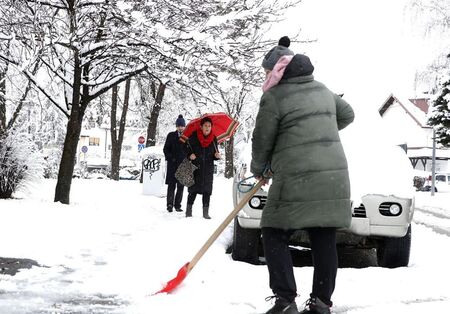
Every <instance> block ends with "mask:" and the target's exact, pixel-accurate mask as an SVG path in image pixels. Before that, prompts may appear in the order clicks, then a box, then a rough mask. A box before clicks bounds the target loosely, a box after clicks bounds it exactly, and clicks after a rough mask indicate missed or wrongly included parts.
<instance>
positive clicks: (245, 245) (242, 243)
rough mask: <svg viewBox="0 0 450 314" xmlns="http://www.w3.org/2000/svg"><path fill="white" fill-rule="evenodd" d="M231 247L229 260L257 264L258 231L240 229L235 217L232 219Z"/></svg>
mask: <svg viewBox="0 0 450 314" xmlns="http://www.w3.org/2000/svg"><path fill="white" fill-rule="evenodd" d="M233 229H234V230H233V245H232V251H231V258H232V259H233V260H235V261H241V262H247V263H251V264H258V263H259V259H258V255H259V254H258V246H259V242H260V239H261V230H260V229H249V228H242V227H241V226H240V225H239V221H238V219H237V217H236V218H235V219H234V228H233Z"/></svg>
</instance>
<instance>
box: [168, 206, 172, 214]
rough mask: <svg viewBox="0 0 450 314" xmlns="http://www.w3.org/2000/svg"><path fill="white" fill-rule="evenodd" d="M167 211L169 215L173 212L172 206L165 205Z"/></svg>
mask: <svg viewBox="0 0 450 314" xmlns="http://www.w3.org/2000/svg"><path fill="white" fill-rule="evenodd" d="M167 211H168V212H169V213H171V212H172V211H173V205H167Z"/></svg>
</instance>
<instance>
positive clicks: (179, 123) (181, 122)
mask: <svg viewBox="0 0 450 314" xmlns="http://www.w3.org/2000/svg"><path fill="white" fill-rule="evenodd" d="M175 126H186V121H184V118H183V115H181V114H180V115H179V116H178V119H177V121H175Z"/></svg>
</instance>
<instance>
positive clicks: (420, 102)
mask: <svg viewBox="0 0 450 314" xmlns="http://www.w3.org/2000/svg"><path fill="white" fill-rule="evenodd" d="M409 101H410V102H412V103H413V104H414V105H415V106H416V107H417V108H419V109H420V110H422V111H423V112H425V113H428V108H429V107H430V105H429V104H428V99H426V98H418V99H410V100H409Z"/></svg>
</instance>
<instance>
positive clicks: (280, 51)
mask: <svg viewBox="0 0 450 314" xmlns="http://www.w3.org/2000/svg"><path fill="white" fill-rule="evenodd" d="M290 45H291V40H290V39H289V37H287V36H283V37H281V38H280V40H279V41H278V46H275V47H273V48H272V49H270V51H269V52H268V53H267V54H266V55H265V57H264V60H263V62H262V67H263V68H264V69H266V70H270V71H272V70H273V67H274V66H275V64H277V62H278V60H279V59H280V58H281V57H282V56H293V55H294V53H293V52H292V51H291V50H290V49H289V46H290Z"/></svg>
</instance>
